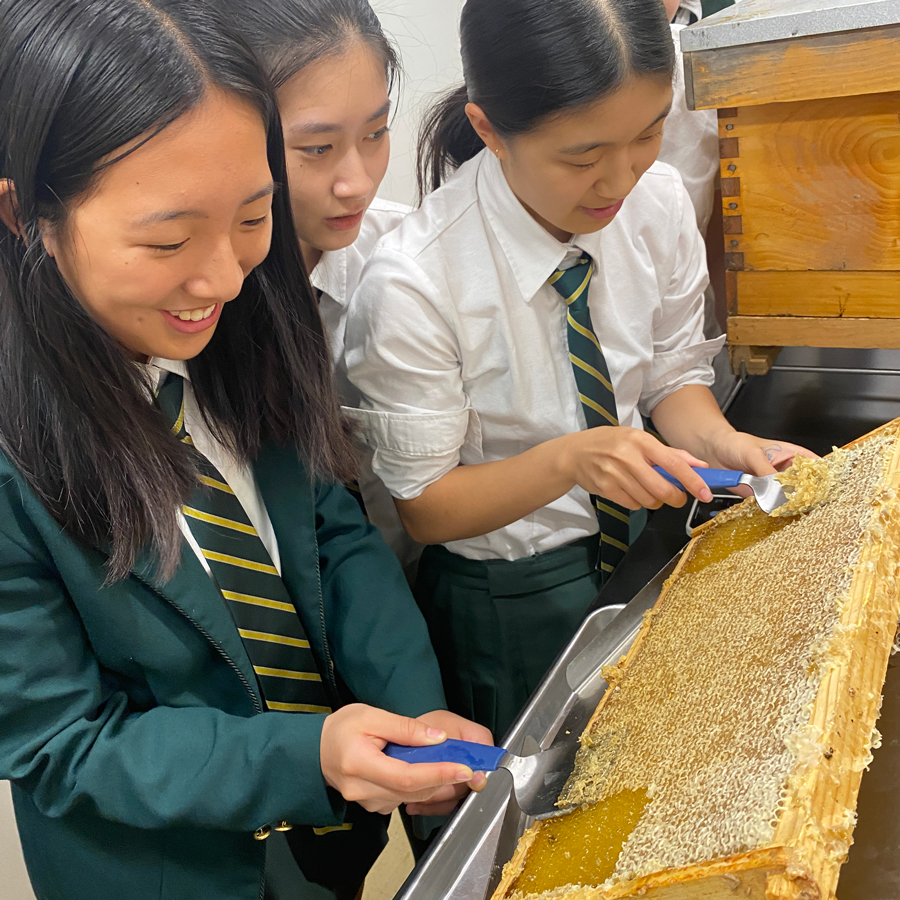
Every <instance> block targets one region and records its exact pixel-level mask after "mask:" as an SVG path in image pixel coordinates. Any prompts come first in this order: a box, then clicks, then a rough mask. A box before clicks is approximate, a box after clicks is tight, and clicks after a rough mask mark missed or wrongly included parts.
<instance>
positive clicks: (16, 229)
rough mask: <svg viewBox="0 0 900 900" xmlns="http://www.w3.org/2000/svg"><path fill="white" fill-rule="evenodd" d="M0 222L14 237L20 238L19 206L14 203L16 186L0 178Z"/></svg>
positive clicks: (6, 179)
mask: <svg viewBox="0 0 900 900" xmlns="http://www.w3.org/2000/svg"><path fill="white" fill-rule="evenodd" d="M0 222H2V223H3V224H4V225H5V226H6V227H7V228H8V229H9V230H10V231H11V232H12V233H13V234H14V235H15V236H16V237H22V224H21V222H20V221H19V204H18V203H17V202H16V186H15V185H14V184H13V183H12V182H11V181H10V180H9V179H8V178H0Z"/></svg>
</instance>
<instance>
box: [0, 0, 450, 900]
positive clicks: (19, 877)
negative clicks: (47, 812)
mask: <svg viewBox="0 0 900 900" xmlns="http://www.w3.org/2000/svg"><path fill="white" fill-rule="evenodd" d="M371 2H372V6H373V7H374V9H375V11H376V12H377V13H378V15H379V17H380V18H381V21H382V23H383V24H384V28H385V31H386V32H387V33H388V34H389V35H390V36H391V38H392V39H393V40H394V41H395V43H396V44H397V45H398V46H399V48H400V53H401V55H402V58H403V68H404V77H403V79H402V89H401V93H400V104H399V107H398V112H397V116H396V118H395V120H394V121H393V122H392V132H393V133H392V135H391V139H392V148H393V149H392V156H391V165H390V168H389V169H388V174H387V177H386V178H385V180H384V184H383V185H382V188H381V191H380V194H381V196H383V197H387V198H389V199H391V200H397V201H399V202H401V203H412V202H413V201H414V198H415V193H416V180H415V141H416V135H417V133H418V127H419V122H420V120H421V115H422V111H423V109H424V108H425V107H426V106H427V105H428V103H429V101H430V100H431V99H432V98H433V96H434V94H435V93H436V92H439V91H442V90H444V89H446V88H448V87H452V86H454V85H456V84H458V83H459V82H460V81H461V80H462V65H461V63H460V59H459V24H458V23H459V10H460V9H461V8H462V5H463V2H464V0H371ZM0 879H2V887H0V895H2V898H3V900H34V894H33V893H32V892H31V888H30V886H29V883H28V877H27V875H26V874H25V864H24V862H23V861H22V855H21V851H20V849H19V839H18V834H17V832H16V826H15V822H14V821H13V816H12V801H11V799H10V794H9V785H8V783H6V782H2V781H0Z"/></svg>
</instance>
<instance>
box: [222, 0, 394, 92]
mask: <svg viewBox="0 0 900 900" xmlns="http://www.w3.org/2000/svg"><path fill="white" fill-rule="evenodd" d="M220 4H221V6H222V7H223V9H224V10H225V11H226V13H227V15H228V18H229V20H230V21H231V22H232V23H233V25H234V27H235V30H237V31H238V32H240V34H241V35H242V36H243V37H244V39H245V40H246V41H247V42H248V43H249V44H250V46H251V47H253V49H254V50H255V51H256V53H257V55H258V56H259V58H260V59H261V60H262V63H263V66H264V67H265V69H266V72H267V74H268V76H269V78H270V80H271V81H272V84H273V86H274V87H275V89H276V90H277V89H278V88H280V87H281V86H282V85H283V84H284V83H285V82H287V81H289V80H290V79H291V78H293V77H294V75H296V74H297V73H298V72H300V71H301V69H304V68H305V67H306V66H308V65H309V64H310V63H313V62H315V61H316V60H318V59H322V58H324V57H327V56H333V55H336V54H339V53H341V52H343V51H344V50H345V49H346V47H347V45H348V43H350V42H352V41H354V40H361V41H364V42H365V43H366V44H368V45H369V46H370V48H371V49H372V50H373V51H374V52H375V53H376V54H377V55H378V56H379V57H380V58H381V59H382V61H383V62H384V68H385V75H386V77H387V82H388V90H389V91H390V90H391V89H392V88H393V86H394V84H395V82H396V78H397V75H398V73H399V71H400V59H399V57H398V55H397V51H396V50H395V49H394V47H393V45H392V44H391V42H390V41H389V40H388V38H387V37H386V35H385V33H384V29H383V28H382V27H381V22H379V21H378V16H376V15H375V11H374V10H373V9H372V7H371V6H370V5H369V0H220Z"/></svg>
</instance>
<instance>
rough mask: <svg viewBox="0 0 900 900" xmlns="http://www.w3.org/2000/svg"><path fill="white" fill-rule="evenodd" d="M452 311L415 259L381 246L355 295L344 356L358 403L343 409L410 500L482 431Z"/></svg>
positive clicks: (400, 494) (390, 482)
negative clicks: (464, 374) (466, 385)
mask: <svg viewBox="0 0 900 900" xmlns="http://www.w3.org/2000/svg"><path fill="white" fill-rule="evenodd" d="M453 314H454V313H453V310H452V308H449V306H448V304H446V303H445V302H442V299H441V292H440V291H439V290H438V288H437V287H436V286H435V285H434V284H433V283H432V281H431V280H430V279H429V278H428V277H427V276H426V275H425V273H424V272H423V271H422V269H421V268H420V267H419V266H418V265H417V264H416V262H415V261H414V260H412V259H410V258H409V257H408V256H405V255H404V254H401V253H398V252H396V251H393V250H381V251H378V252H376V254H375V256H374V257H373V258H372V259H371V260H370V262H369V264H368V266H367V267H366V270H365V272H364V274H363V278H362V280H361V282H360V285H359V287H358V288H357V291H356V293H355V294H354V296H353V299H352V300H351V303H350V312H349V316H348V323H347V336H346V359H347V373H348V376H349V378H350V381H351V382H352V383H353V384H354V385H355V386H356V387H357V389H358V390H359V391H360V394H361V395H362V396H361V401H360V408H359V409H357V410H346V412H347V413H348V415H351V416H352V417H353V418H354V419H355V421H356V423H357V425H358V427H359V435H360V437H361V439H362V440H363V441H365V442H366V443H367V444H368V445H369V446H370V447H372V449H373V450H374V455H373V458H372V469H373V471H374V472H375V474H376V475H377V476H378V477H379V478H380V479H381V480H382V481H383V482H384V484H385V486H386V487H387V489H388V490H389V491H390V492H391V494H392V495H393V496H394V497H397V498H399V499H402V500H410V499H413V498H415V497H418V496H419V495H420V494H421V493H422V492H423V491H424V490H425V489H426V488H427V487H428V486H429V485H430V484H433V483H434V482H435V481H438V480H439V479H440V478H442V477H443V476H444V475H446V474H447V473H448V472H450V471H451V470H452V469H454V468H456V466H458V465H459V461H460V449H461V448H462V446H463V445H464V444H465V443H466V441H467V440H472V439H474V438H475V436H476V433H477V429H478V424H477V415H476V414H475V412H474V410H472V409H471V407H470V404H469V400H468V398H467V396H466V393H465V390H464V386H463V378H462V371H461V364H460V353H459V345H458V342H457V338H456V330H455V328H454V327H453V323H452V319H453Z"/></svg>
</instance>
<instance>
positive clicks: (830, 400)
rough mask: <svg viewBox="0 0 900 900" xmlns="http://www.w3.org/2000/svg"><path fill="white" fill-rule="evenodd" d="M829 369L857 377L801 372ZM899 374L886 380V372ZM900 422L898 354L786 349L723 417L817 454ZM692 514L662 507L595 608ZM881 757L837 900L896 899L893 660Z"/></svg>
mask: <svg viewBox="0 0 900 900" xmlns="http://www.w3.org/2000/svg"><path fill="white" fill-rule="evenodd" d="M798 367H808V368H810V369H817V368H829V369H832V370H834V369H847V370H860V371H842V372H836V371H831V372H829V371H824V372H822V371H806V370H805V369H803V368H798ZM892 369H893V370H896V371H897V374H896V375H894V374H889V373H888V372H887V371H885V370H892ZM898 417H900V351H896V350H817V349H811V348H791V349H786V350H784V351H783V352H782V354H781V356H780V357H779V359H778V362H777V366H776V368H775V369H774V370H773V371H772V372H770V373H769V374H768V375H766V376H763V377H751V378H749V379H748V380H747V382H746V383H745V384H744V385H743V386H742V387H741V388H740V390H739V392H738V393H737V395H736V397H735V399H734V401H733V403H732V404H731V406H730V408H729V410H728V419H729V421H730V422H731V423H732V424H733V425H734V426H735V427H736V428H738V429H740V430H742V431H748V432H751V433H752V434H759V435H762V436H764V437H770V438H773V439H775V440H785V441H791V442H793V443H796V444H800V445H802V446H805V447H808V448H809V449H810V450H813V451H815V452H816V453H819V454H825V453H828V452H829V451H830V450H831V448H832V446H838V447H839V446H842V445H843V444H846V443H849V442H850V441H852V440H855V439H856V438H858V437H861V436H862V435H864V434H867V433H868V432H870V431H872V430H874V429H875V428H878V427H879V426H881V425H883V424H884V423H885V422H889V421H891V420H892V419H895V418H898ZM688 512H689V506H688V507H685V508H684V509H681V510H676V509H671V508H663V509H661V510H658V511H657V512H655V513H653V515H652V516H651V518H650V522H649V524H648V526H647V528H646V530H645V531H644V533H643V534H642V535H641V536H640V538H639V539H638V540H637V541H636V542H635V544H634V545H633V546H632V548H631V550H630V551H629V553H628V555H627V556H626V557H625V560H624V561H623V562H622V564H621V565H620V566H619V568H618V569H617V570H616V572H615V574H614V575H613V577H612V578H611V579H610V580H609V582H608V583H607V585H606V586H605V587H604V589H603V591H602V592H601V594H600V596H599V597H598V598H597V600H596V602H595V607H597V606H605V605H607V604H610V603H627V602H628V601H629V600H630V599H631V598H632V597H633V596H634V595H635V594H636V593H637V592H638V591H639V590H640V589H641V588H642V587H643V586H644V585H645V584H646V583H647V582H648V581H650V580H651V579H652V578H653V576H654V575H655V574H656V573H657V572H658V571H659V570H660V569H661V568H662V567H663V566H664V565H665V564H666V562H668V561H669V560H670V559H671V558H672V557H673V556H674V555H675V554H676V553H677V552H678V551H679V550H680V549H681V548H682V547H683V546H684V545H685V544H686V543H687V540H688V538H687V533H686V531H685V524H686V521H687V516H688ZM884 694H885V699H884V705H883V708H882V715H881V718H880V719H879V722H878V727H879V728H880V730H881V732H882V734H883V745H882V747H881V749H879V750H875V751H874V757H875V758H874V761H873V763H872V765H871V767H870V770H869V772H868V773H867V774H866V776H865V778H863V781H862V788H861V790H860V794H859V801H858V813H859V825H858V827H857V829H856V832H855V838H856V843H855V844H854V845H853V848H852V849H851V852H850V858H849V860H848V862H847V863H846V864H845V865H844V867H843V869H842V872H841V881H840V886H839V889H838V896H839V898H840V900H898V898H900V868H898V866H900V779H898V777H897V772H898V771H900V655H898V656H896V657H893V658H892V660H891V663H890V665H889V668H888V674H887V681H886V683H885V692H884Z"/></svg>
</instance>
